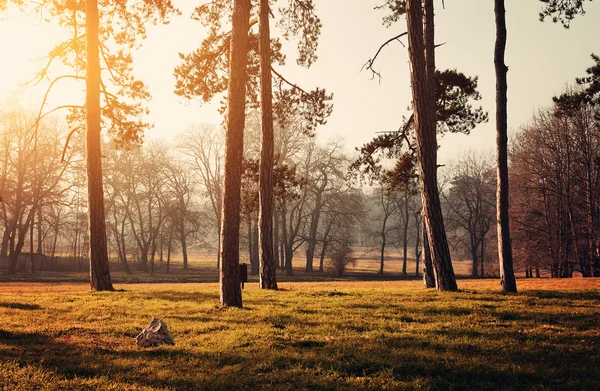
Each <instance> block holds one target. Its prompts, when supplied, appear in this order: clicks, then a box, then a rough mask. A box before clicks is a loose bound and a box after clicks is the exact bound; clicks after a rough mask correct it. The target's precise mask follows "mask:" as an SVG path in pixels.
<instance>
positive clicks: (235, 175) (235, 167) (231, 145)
mask: <svg viewBox="0 0 600 391" xmlns="http://www.w3.org/2000/svg"><path fill="white" fill-rule="evenodd" d="M251 7H252V3H251V2H250V0H234V2H233V16H232V24H233V26H232V30H231V45H230V49H229V85H228V93H227V103H228V108H227V133H226V136H225V169H224V189H223V209H222V214H221V216H222V222H221V249H220V251H221V270H220V273H219V284H220V296H221V297H220V299H221V304H223V305H226V306H233V307H240V308H241V307H242V289H241V286H240V278H239V258H240V243H239V240H240V234H239V233H240V186H241V178H242V154H243V150H244V122H245V109H246V63H247V59H248V25H249V19H250V8H251Z"/></svg>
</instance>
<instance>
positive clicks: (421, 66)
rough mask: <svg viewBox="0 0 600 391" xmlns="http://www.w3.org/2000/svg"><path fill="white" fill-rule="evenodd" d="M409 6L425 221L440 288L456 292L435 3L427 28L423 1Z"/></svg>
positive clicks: (428, 0)
mask: <svg viewBox="0 0 600 391" xmlns="http://www.w3.org/2000/svg"><path fill="white" fill-rule="evenodd" d="M406 6H407V18H406V20H407V27H408V53H409V58H410V75H411V83H412V93H413V110H414V122H415V129H416V136H417V137H416V139H417V140H416V141H417V156H418V161H419V182H420V185H421V199H422V203H423V221H424V226H425V227H426V231H427V236H428V240H429V247H430V251H431V259H432V263H433V268H434V271H435V281H436V286H437V289H438V290H440V291H456V290H458V287H457V286H456V279H455V278H454V270H453V268H452V262H451V259H450V250H449V248H448V241H447V238H446V232H445V230H444V220H443V217H442V208H441V203H440V196H439V191H438V187H437V140H436V117H435V112H436V110H435V95H434V94H435V80H434V73H435V57H434V50H435V49H434V48H435V45H434V41H433V39H434V34H433V32H434V27H433V0H425V21H426V22H425V26H424V25H423V15H424V14H423V8H422V6H421V0H407V2H406ZM424 27H425V28H424Z"/></svg>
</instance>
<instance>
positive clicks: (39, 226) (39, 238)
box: [36, 206, 44, 254]
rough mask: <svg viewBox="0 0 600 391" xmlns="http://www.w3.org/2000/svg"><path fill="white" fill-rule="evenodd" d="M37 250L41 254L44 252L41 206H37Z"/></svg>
mask: <svg viewBox="0 0 600 391" xmlns="http://www.w3.org/2000/svg"><path fill="white" fill-rule="evenodd" d="M37 212H38V213H37V250H36V253H38V254H42V253H43V252H44V249H43V247H44V243H43V237H42V207H41V206H39V207H38V208H37Z"/></svg>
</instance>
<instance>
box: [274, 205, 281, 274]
mask: <svg viewBox="0 0 600 391" xmlns="http://www.w3.org/2000/svg"><path fill="white" fill-rule="evenodd" d="M273 263H274V264H275V267H279V265H280V255H279V213H278V212H277V209H276V208H273Z"/></svg>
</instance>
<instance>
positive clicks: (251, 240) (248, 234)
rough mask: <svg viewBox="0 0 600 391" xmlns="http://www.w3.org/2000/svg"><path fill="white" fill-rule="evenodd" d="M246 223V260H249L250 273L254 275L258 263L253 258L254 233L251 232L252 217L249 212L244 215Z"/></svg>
mask: <svg viewBox="0 0 600 391" xmlns="http://www.w3.org/2000/svg"><path fill="white" fill-rule="evenodd" d="M246 218H247V219H248V220H247V224H246V231H247V232H246V240H247V241H248V260H249V261H250V274H252V275H256V273H257V272H258V265H256V267H255V266H254V265H255V264H256V260H255V259H254V248H253V246H254V235H253V234H252V217H251V216H250V214H248V215H247V216H246Z"/></svg>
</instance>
